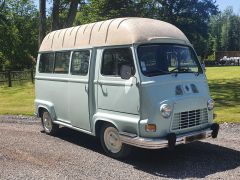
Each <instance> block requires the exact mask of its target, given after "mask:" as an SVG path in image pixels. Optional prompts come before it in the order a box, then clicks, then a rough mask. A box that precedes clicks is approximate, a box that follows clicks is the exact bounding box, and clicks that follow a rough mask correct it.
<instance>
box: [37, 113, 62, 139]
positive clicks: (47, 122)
mask: <svg viewBox="0 0 240 180" xmlns="http://www.w3.org/2000/svg"><path fill="white" fill-rule="evenodd" d="M41 118H42V126H43V129H44V131H45V133H46V134H49V135H54V134H55V133H56V132H57V130H58V129H59V125H57V124H54V123H53V122H52V118H51V116H50V114H49V112H47V111H44V112H43V114H42V117H41Z"/></svg>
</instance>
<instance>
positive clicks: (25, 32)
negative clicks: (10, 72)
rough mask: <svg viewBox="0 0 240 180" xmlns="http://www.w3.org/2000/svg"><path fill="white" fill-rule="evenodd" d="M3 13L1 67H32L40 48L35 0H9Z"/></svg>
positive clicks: (0, 25)
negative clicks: (38, 44) (38, 45)
mask: <svg viewBox="0 0 240 180" xmlns="http://www.w3.org/2000/svg"><path fill="white" fill-rule="evenodd" d="M1 15H2V16H3V17H4V19H5V20H4V23H1V24H0V34H1V39H0V44H1V46H0V61H1V65H2V67H0V68H1V69H4V68H8V69H9V68H11V69H23V68H31V67H32V65H33V61H32V59H33V58H32V57H33V56H34V57H35V56H36V55H37V48H38V47H37V37H38V35H37V34H38V31H37V28H36V27H37V24H38V23H37V10H36V9H35V7H34V5H33V1H28V0H17V1H14V0H8V1H6V3H5V6H4V9H3V10H2V11H1Z"/></svg>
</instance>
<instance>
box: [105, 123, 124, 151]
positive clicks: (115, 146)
mask: <svg viewBox="0 0 240 180" xmlns="http://www.w3.org/2000/svg"><path fill="white" fill-rule="evenodd" d="M104 142H105V145H106V147H107V149H108V150H109V151H111V152H112V153H118V152H119V151H120V150H121V148H122V142H121V140H120V137H119V134H118V131H117V129H115V128H114V127H108V128H106V129H105V132H104Z"/></svg>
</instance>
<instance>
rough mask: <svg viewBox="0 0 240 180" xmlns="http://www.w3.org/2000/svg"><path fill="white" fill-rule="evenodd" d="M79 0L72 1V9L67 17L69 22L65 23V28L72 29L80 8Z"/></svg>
mask: <svg viewBox="0 0 240 180" xmlns="http://www.w3.org/2000/svg"><path fill="white" fill-rule="evenodd" d="M78 4H79V0H72V1H71V4H70V8H69V11H68V15H67V20H66V23H65V27H70V26H72V25H73V21H74V19H75V17H76V14H77V8H78Z"/></svg>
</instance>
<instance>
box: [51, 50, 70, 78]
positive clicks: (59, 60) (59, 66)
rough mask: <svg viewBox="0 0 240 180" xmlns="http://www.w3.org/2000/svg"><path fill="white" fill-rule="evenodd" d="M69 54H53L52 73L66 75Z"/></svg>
mask: <svg viewBox="0 0 240 180" xmlns="http://www.w3.org/2000/svg"><path fill="white" fill-rule="evenodd" d="M70 53H71V52H70V51H69V52H56V54H55V66H54V73H58V74H67V73H68V67H69V60H70Z"/></svg>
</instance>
